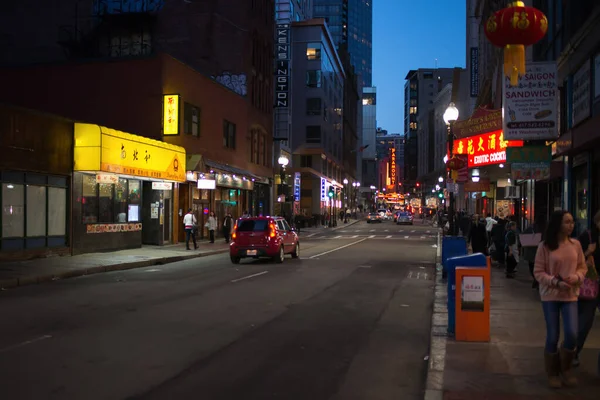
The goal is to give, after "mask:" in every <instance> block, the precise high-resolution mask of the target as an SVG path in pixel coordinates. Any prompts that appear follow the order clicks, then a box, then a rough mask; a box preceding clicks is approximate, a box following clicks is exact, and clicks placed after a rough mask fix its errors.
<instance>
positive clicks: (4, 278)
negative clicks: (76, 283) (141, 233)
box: [0, 239, 229, 289]
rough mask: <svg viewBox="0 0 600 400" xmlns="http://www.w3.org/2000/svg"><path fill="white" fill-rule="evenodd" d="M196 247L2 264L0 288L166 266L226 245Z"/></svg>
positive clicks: (222, 249) (224, 249)
mask: <svg viewBox="0 0 600 400" xmlns="http://www.w3.org/2000/svg"><path fill="white" fill-rule="evenodd" d="M198 245H199V247H200V248H199V249H198V250H186V249H185V244H184V243H180V244H175V245H168V246H142V248H139V249H131V250H121V251H113V252H106V253H88V254H81V255H76V256H63V257H59V256H56V257H48V258H37V259H33V260H27V261H12V262H3V263H0V288H1V289H9V288H15V287H18V286H24V285H32V284H36V283H42V282H48V281H53V280H57V279H66V278H74V277H77V276H83V275H91V274H97V273H101V272H109V271H118V270H126V269H132V268H143V267H149V266H152V265H162V264H169V263H173V262H177V261H183V260H189V259H192V258H197V257H206V256H210V255H213V254H221V253H226V252H228V251H229V245H228V244H227V243H225V242H224V241H223V240H222V239H220V240H218V241H217V242H216V243H214V244H210V243H209V242H208V241H200V242H198Z"/></svg>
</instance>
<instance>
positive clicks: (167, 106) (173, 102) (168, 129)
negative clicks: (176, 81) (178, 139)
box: [163, 94, 179, 135]
mask: <svg viewBox="0 0 600 400" xmlns="http://www.w3.org/2000/svg"><path fill="white" fill-rule="evenodd" d="M163 135H179V96H178V95H176V94H167V95H165V96H164V98H163Z"/></svg>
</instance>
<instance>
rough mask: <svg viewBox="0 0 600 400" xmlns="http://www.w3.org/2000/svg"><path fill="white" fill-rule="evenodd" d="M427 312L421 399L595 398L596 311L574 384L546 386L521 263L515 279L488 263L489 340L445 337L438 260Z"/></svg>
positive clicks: (538, 327)
mask: <svg viewBox="0 0 600 400" xmlns="http://www.w3.org/2000/svg"><path fill="white" fill-rule="evenodd" d="M437 275H438V276H437V278H436V285H435V302H434V314H433V317H432V332H431V350H430V352H431V354H430V358H429V370H428V376H427V387H426V389H427V391H426V393H425V399H426V400H439V399H444V400H475V399H477V400H554V399H564V398H571V399H577V400H587V399H590V400H591V399H598V398H600V377H599V376H598V375H596V371H597V359H598V352H599V349H600V316H597V317H596V322H595V326H594V328H593V329H592V332H591V333H590V335H589V337H588V340H587V342H586V347H585V349H584V350H583V352H582V354H581V366H580V367H579V368H577V369H576V373H577V376H578V378H579V387H577V388H575V389H567V388H563V389H560V390H552V389H549V388H548V386H547V381H546V375H545V372H544V364H543V345H544V341H545V335H546V333H545V324H544V316H543V314H542V310H541V305H540V300H539V294H538V292H537V291H536V290H533V289H531V278H530V276H529V271H528V268H527V266H526V265H523V264H520V265H519V273H518V278H517V279H506V278H505V277H504V274H503V273H502V270H501V269H499V268H498V267H492V283H491V312H490V319H491V321H490V329H491V341H490V342H489V343H468V342H456V341H455V340H454V339H452V338H447V337H446V328H447V322H448V313H447V308H446V300H447V289H446V283H445V282H442V280H441V266H438V271H437Z"/></svg>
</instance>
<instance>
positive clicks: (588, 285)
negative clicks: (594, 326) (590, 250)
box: [579, 231, 600, 300]
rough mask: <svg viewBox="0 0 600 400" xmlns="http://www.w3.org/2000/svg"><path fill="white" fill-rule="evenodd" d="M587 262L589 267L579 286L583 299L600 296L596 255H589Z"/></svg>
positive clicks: (592, 298) (580, 296)
mask: <svg viewBox="0 0 600 400" xmlns="http://www.w3.org/2000/svg"><path fill="white" fill-rule="evenodd" d="M588 234H589V235H590V243H591V242H592V234H591V233H590V232H589V231H588ZM585 263H586V264H587V267H588V272H587V274H586V276H585V278H584V279H583V283H582V284H581V287H580V288H579V298H580V299H582V300H595V299H596V298H597V297H598V292H599V291H600V283H599V282H598V271H597V270H596V264H595V263H594V256H593V255H589V256H588V257H587V258H586V260H585Z"/></svg>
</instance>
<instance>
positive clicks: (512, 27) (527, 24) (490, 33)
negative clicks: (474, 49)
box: [485, 1, 548, 86]
mask: <svg viewBox="0 0 600 400" xmlns="http://www.w3.org/2000/svg"><path fill="white" fill-rule="evenodd" d="M547 31H548V18H546V16H545V15H544V13H543V12H541V11H540V10H538V9H536V8H533V7H525V3H524V2H522V1H516V2H514V3H512V4H511V5H510V6H509V7H507V8H504V9H502V10H500V11H497V12H496V13H494V15H492V16H491V17H490V18H489V19H488V20H487V22H486V24H485V35H486V36H487V38H488V40H489V41H490V43H492V44H493V45H494V46H497V47H503V48H504V75H506V76H508V77H510V84H511V86H516V85H517V84H518V83H519V75H521V76H522V75H525V46H531V45H533V44H535V43H537V42H538V41H539V40H540V39H542V38H543V37H544V35H546V32H547Z"/></svg>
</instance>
